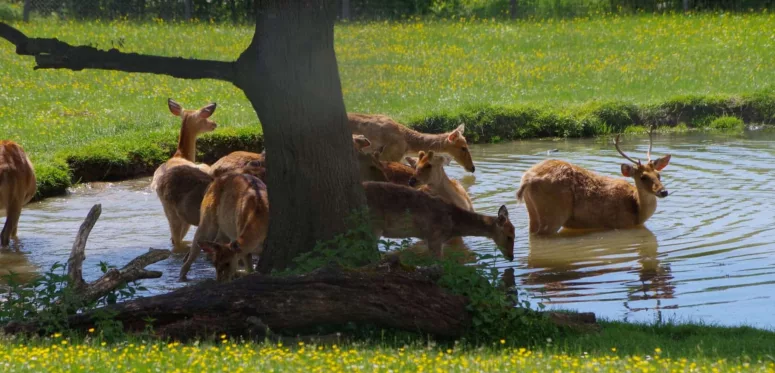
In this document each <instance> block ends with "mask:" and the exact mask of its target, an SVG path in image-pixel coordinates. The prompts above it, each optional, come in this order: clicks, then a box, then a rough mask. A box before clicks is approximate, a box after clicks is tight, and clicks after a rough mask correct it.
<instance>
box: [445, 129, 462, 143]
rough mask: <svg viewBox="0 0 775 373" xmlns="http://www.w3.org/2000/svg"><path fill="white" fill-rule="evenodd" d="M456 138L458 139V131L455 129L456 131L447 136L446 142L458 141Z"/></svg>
mask: <svg viewBox="0 0 775 373" xmlns="http://www.w3.org/2000/svg"><path fill="white" fill-rule="evenodd" d="M458 128H460V127H458ZM458 137H460V131H459V130H457V129H456V130H454V131H452V132H450V133H449V135H448V136H447V140H449V141H455V140H457V139H458Z"/></svg>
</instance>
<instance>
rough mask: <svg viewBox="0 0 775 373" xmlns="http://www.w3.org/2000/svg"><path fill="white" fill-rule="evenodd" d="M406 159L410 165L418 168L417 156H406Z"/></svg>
mask: <svg viewBox="0 0 775 373" xmlns="http://www.w3.org/2000/svg"><path fill="white" fill-rule="evenodd" d="M404 160H406V163H408V164H409V167H411V168H417V158H412V157H406V158H404Z"/></svg>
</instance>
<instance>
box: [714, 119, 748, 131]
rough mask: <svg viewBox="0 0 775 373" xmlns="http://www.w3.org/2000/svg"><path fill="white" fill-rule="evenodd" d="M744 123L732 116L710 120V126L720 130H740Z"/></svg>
mask: <svg viewBox="0 0 775 373" xmlns="http://www.w3.org/2000/svg"><path fill="white" fill-rule="evenodd" d="M744 127H745V123H743V121H742V120H741V119H740V118H737V117H732V116H726V115H725V116H723V117H719V118H716V119H714V120H713V121H712V122H710V128H713V129H715V130H721V131H729V130H742V129H743V128H744Z"/></svg>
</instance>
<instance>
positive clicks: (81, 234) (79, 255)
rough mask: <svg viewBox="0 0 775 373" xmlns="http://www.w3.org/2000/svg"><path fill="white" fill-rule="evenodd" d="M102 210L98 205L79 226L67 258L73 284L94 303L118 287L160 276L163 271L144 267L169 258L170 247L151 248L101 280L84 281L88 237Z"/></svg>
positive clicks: (77, 293) (84, 300) (104, 275)
mask: <svg viewBox="0 0 775 373" xmlns="http://www.w3.org/2000/svg"><path fill="white" fill-rule="evenodd" d="M101 213H102V205H100V204H96V205H94V206H92V208H91V210H89V214H88V215H86V219H85V220H84V221H83V223H82V224H81V228H79V229H78V235H77V236H76V237H75V242H74V243H73V249H72V250H71V251H70V258H69V259H68V260H67V274H68V276H69V277H70V286H72V287H73V288H74V290H75V294H76V295H77V296H78V297H79V298H80V300H81V301H82V302H83V303H91V302H93V301H96V300H97V299H100V298H101V297H103V296H105V295H106V294H108V293H110V292H111V291H113V290H115V289H116V288H118V287H119V286H121V285H123V284H126V283H129V282H132V281H137V280H141V279H147V278H159V277H161V275H162V273H161V272H159V271H149V270H146V269H145V267H147V266H148V265H151V264H153V263H156V262H159V261H162V260H164V259H167V258H169V256H170V251H169V250H158V249H150V250H149V251H148V252H147V253H145V254H143V255H140V256H138V257H137V258H135V259H133V260H132V261H130V262H129V263H128V264H127V265H125V266H124V267H123V268H121V269H116V268H111V269H110V270H108V271H107V272H106V273H105V274H103V275H102V277H100V278H99V279H97V280H96V281H94V282H92V283H86V281H84V280H83V261H84V260H85V259H86V254H85V250H86V240H88V239H89V233H91V230H92V228H94V224H95V223H97V219H99V217H100V214H101Z"/></svg>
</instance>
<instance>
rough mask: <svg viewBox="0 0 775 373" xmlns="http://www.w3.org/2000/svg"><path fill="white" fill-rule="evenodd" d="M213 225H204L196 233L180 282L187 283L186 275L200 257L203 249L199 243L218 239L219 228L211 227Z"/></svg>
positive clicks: (179, 278) (181, 271)
mask: <svg viewBox="0 0 775 373" xmlns="http://www.w3.org/2000/svg"><path fill="white" fill-rule="evenodd" d="M212 225H213V224H202V225H200V226H199V228H198V229H197V230H196V233H195V234H194V241H193V242H191V248H190V249H189V250H188V254H186V257H185V262H184V263H183V266H182V267H181V268H180V276H179V277H178V280H179V281H187V278H186V275H187V274H188V271H189V270H190V269H191V265H192V264H194V261H195V260H196V257H198V256H199V253H200V252H201V251H202V248H200V247H199V241H213V240H214V239H215V238H217V237H218V228H217V227H211V226H212Z"/></svg>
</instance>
